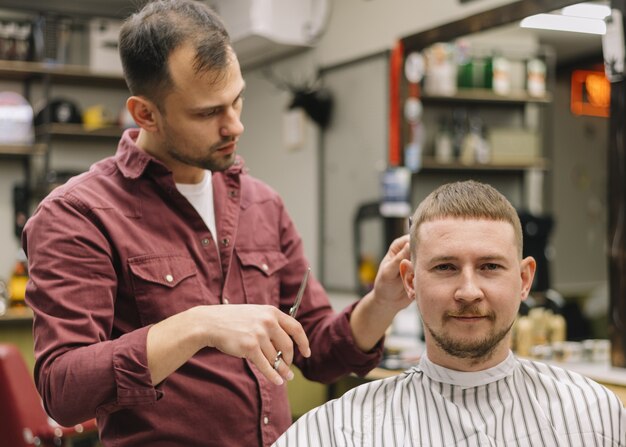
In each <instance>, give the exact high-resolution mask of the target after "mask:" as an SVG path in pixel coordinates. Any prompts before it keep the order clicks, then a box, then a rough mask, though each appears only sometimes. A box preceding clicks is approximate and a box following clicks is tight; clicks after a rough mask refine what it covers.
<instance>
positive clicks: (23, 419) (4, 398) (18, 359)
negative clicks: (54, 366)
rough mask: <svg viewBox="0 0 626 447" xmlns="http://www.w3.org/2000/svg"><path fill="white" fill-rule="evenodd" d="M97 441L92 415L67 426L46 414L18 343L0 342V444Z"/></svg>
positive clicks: (14, 446) (20, 446) (83, 443)
mask: <svg viewBox="0 0 626 447" xmlns="http://www.w3.org/2000/svg"><path fill="white" fill-rule="evenodd" d="M90 440H93V442H89V441H90ZM97 441H98V435H97V427H96V422H95V419H91V420H89V421H87V422H85V423H83V424H78V425H75V426H74V427H71V428H69V427H61V426H60V425H59V424H57V423H56V422H54V421H53V420H52V419H50V418H49V417H48V416H47V415H46V412H45V410H44V408H43V405H42V402H41V397H40V396H39V394H38V393H37V388H36V387H35V383H34V381H33V379H32V376H31V374H30V372H29V370H28V368H27V366H26V363H25V362H24V359H23V358H22V355H21V354H20V352H19V351H18V349H17V347H15V346H14V345H11V344H7V343H0V445H2V446H7V447H27V446H32V445H35V446H70V445H73V446H78V445H81V446H86V445H94V444H95V443H97Z"/></svg>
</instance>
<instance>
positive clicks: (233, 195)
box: [228, 189, 237, 197]
mask: <svg viewBox="0 0 626 447" xmlns="http://www.w3.org/2000/svg"><path fill="white" fill-rule="evenodd" d="M228 196H229V197H237V191H235V190H234V189H231V190H230V191H228Z"/></svg>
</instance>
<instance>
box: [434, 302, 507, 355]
mask: <svg viewBox="0 0 626 447" xmlns="http://www.w3.org/2000/svg"><path fill="white" fill-rule="evenodd" d="M464 313H465V314H466V315H475V314H477V312H473V311H471V310H466V311H465V312H464ZM457 315H459V316H460V315H463V312H461V313H458V314H457ZM489 318H490V319H491V320H492V321H494V320H495V315H489ZM444 321H445V318H444ZM513 323H514V320H513V321H511V323H510V324H509V325H508V326H506V327H505V328H503V329H501V330H499V331H491V332H489V333H488V334H487V335H486V336H485V337H483V338H479V339H475V338H460V337H458V336H457V337H455V336H451V335H449V334H448V332H447V331H446V330H445V329H444V330H442V331H440V332H438V333H437V332H435V331H434V330H433V329H432V328H431V327H430V326H428V325H427V324H426V323H424V327H425V328H426V329H427V330H428V332H429V333H430V335H431V337H432V338H433V340H434V341H435V343H436V344H437V346H439V347H440V348H441V349H442V350H443V351H445V352H446V353H447V354H449V355H451V356H453V357H457V358H461V359H470V360H473V361H475V362H476V363H479V362H481V361H485V360H487V359H489V358H490V357H491V355H492V354H493V353H494V351H495V349H496V348H497V347H498V346H500V343H501V342H502V341H503V340H504V338H505V337H506V336H507V335H508V334H509V332H510V331H511V328H512V327H513Z"/></svg>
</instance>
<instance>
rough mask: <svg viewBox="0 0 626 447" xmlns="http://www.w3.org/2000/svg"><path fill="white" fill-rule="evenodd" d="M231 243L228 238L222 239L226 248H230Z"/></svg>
mask: <svg viewBox="0 0 626 447" xmlns="http://www.w3.org/2000/svg"><path fill="white" fill-rule="evenodd" d="M229 242H230V241H229V240H228V238H226V237H225V238H224V239H222V245H223V246H224V247H228V244H229Z"/></svg>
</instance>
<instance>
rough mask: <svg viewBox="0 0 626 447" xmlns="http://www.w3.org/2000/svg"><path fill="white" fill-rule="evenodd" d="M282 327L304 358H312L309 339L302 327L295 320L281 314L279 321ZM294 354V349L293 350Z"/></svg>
mask: <svg viewBox="0 0 626 447" xmlns="http://www.w3.org/2000/svg"><path fill="white" fill-rule="evenodd" d="M279 323H280V326H281V327H282V328H283V330H284V331H285V332H286V333H287V334H288V335H289V336H290V337H291V338H292V339H293V341H294V343H295V344H296V346H298V350H299V351H300V353H301V354H302V355H303V356H304V357H310V356H311V348H310V347H309V339H308V337H307V336H306V333H305V332H304V329H303V328H302V325H301V324H300V322H298V320H296V319H295V318H292V317H290V316H289V315H287V314H284V313H282V312H281V318H280V319H279ZM292 354H293V348H292Z"/></svg>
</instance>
